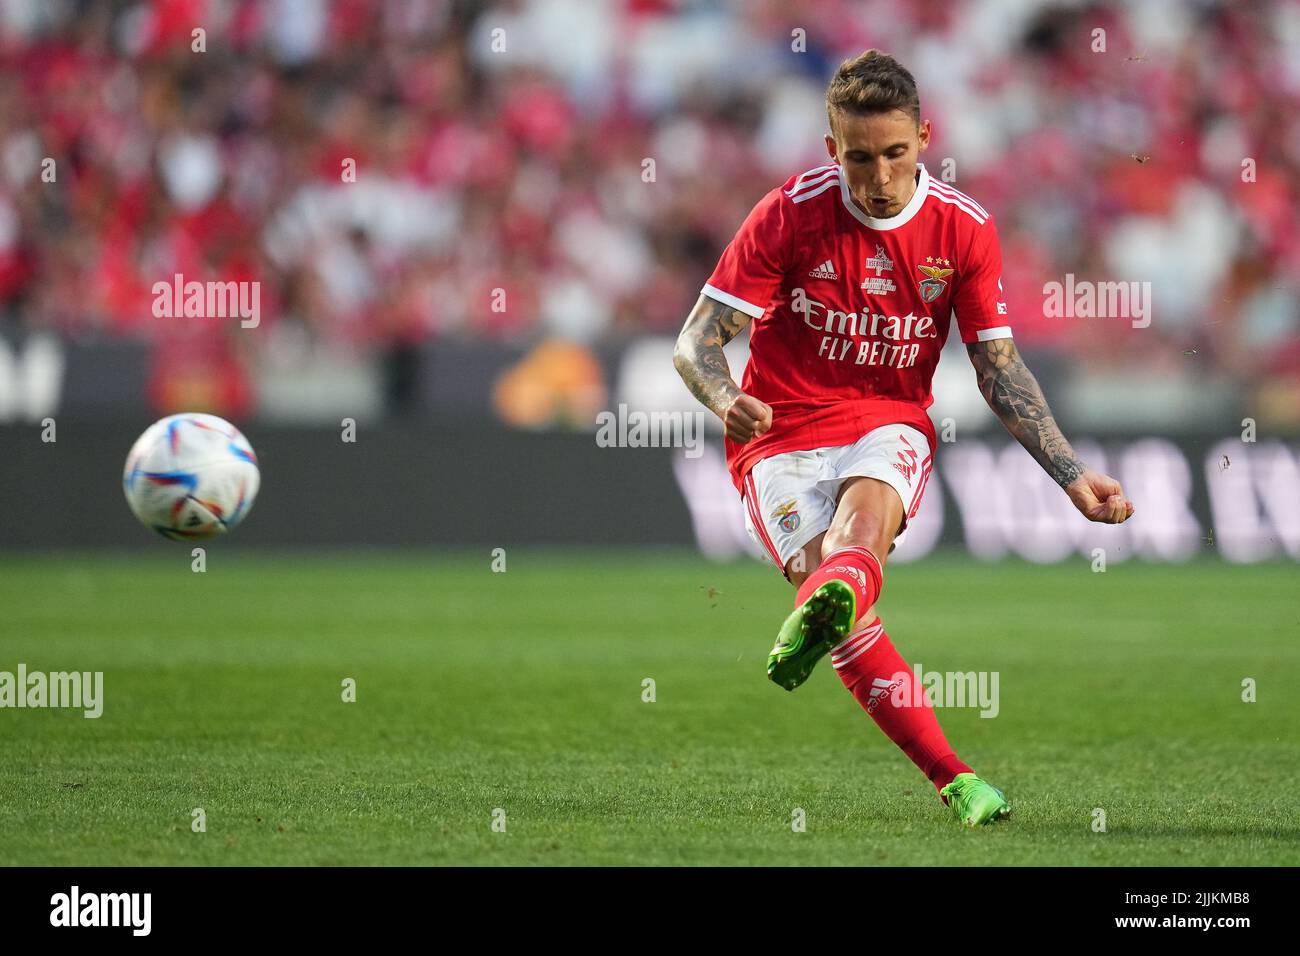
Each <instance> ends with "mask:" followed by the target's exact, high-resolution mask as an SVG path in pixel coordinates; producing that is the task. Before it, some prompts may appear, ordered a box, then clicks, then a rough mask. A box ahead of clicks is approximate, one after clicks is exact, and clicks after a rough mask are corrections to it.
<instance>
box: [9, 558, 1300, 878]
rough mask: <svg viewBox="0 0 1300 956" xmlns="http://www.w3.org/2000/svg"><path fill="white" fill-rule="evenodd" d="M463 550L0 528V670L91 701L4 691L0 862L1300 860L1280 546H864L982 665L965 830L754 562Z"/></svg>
mask: <svg viewBox="0 0 1300 956" xmlns="http://www.w3.org/2000/svg"><path fill="white" fill-rule="evenodd" d="M490 561H491V557H490V555H489V554H488V553H486V551H485V552H484V553H481V554H473V555H466V554H464V553H457V554H454V555H445V554H444V555H422V554H338V555H333V556H320V555H312V556H307V555H302V556H299V555H276V556H251V555H248V554H239V553H232V552H227V551H224V550H222V549H221V548H219V547H214V548H212V549H210V551H209V555H208V570H207V572H206V573H204V574H195V573H192V572H191V570H190V565H189V552H188V549H181V548H177V549H171V550H167V549H165V548H163V547H162V546H160V549H159V552H158V556H157V557H152V556H151V557H150V558H148V559H146V560H140V559H138V558H125V557H119V558H102V557H82V556H76V557H61V556H42V557H35V558H33V557H18V556H8V557H5V558H3V559H0V670H7V671H11V672H12V671H15V670H16V668H17V665H18V663H19V662H23V663H25V664H26V665H27V667H28V669H29V670H43V671H57V670H70V669H75V670H92V671H93V670H102V671H103V672H104V681H105V704H104V713H103V716H102V717H101V718H99V719H98V720H88V719H85V718H84V717H82V716H81V713H80V712H79V711H69V710H50V709H46V710H32V709H23V710H10V709H4V710H0V793H2V794H3V799H0V863H5V864H37V865H39V864H60V865H114V864H145V865H147V864H206V865H213V864H347V865H361V864H688V865H694V864H724V865H726V864H760V865H761V864H846V865H912V864H917V865H921V864H948V865H952V864H956V865H997V864H1049V865H1106V866H1113V865H1139V864H1140V865H1170V864H1174V865H1186V864H1192V865H1221V864H1247V865H1253V864H1269V865H1278V864H1289V865H1294V864H1296V863H1298V862H1300V735H1298V734H1297V728H1300V695H1297V694H1296V688H1297V686H1300V640H1297V638H1300V602H1298V601H1297V597H1296V596H1297V594H1298V593H1300V589H1298V588H1297V586H1296V585H1297V582H1298V579H1300V570H1297V568H1296V566H1295V565H1290V564H1270V565H1262V566H1255V567H1233V566H1227V565H1223V564H1219V563H1215V562H1209V561H1206V562H1201V563H1194V564H1191V565H1185V566H1153V565H1143V564H1138V563H1135V562H1130V563H1124V564H1114V563H1112V565H1111V566H1110V569H1109V570H1108V571H1107V572H1106V573H1104V574H1096V573H1092V572H1091V571H1090V569H1089V565H1088V563H1087V562H1086V561H1084V560H1079V561H1076V562H1072V563H1069V564H1065V565H1059V566H1053V567H1034V566H1031V565H1026V564H1020V563H1005V564H992V565H988V564H980V563H977V562H975V561H973V560H969V559H966V558H958V557H949V556H940V557H935V558H932V559H929V560H926V561H924V562H921V563H918V564H913V565H900V566H897V567H894V568H891V569H890V573H889V575H888V578H887V588H886V592H885V598H884V601H883V602H882V605H881V608H880V610H881V612H882V614H883V617H884V621H885V625H886V628H887V630H888V632H889V633H890V635H891V637H892V639H893V640H894V643H895V644H896V645H897V646H898V648H899V649H900V651H901V652H902V653H903V655H904V656H905V657H906V658H907V659H908V660H909V662H911V663H916V662H917V661H919V662H920V663H921V664H922V666H923V667H925V668H926V669H927V670H962V671H964V670H976V671H978V670H985V671H997V672H998V673H999V675H1000V698H1001V699H1000V713H999V714H998V716H997V717H996V718H993V719H982V718H980V717H979V716H978V712H977V710H975V709H955V708H954V709H946V710H941V711H940V718H941V720H942V721H943V724H944V728H945V730H946V732H947V734H948V737H949V740H950V741H951V742H952V743H953V745H954V746H955V748H956V749H957V752H958V754H959V755H961V756H962V757H963V758H964V759H965V760H966V761H967V762H969V763H971V764H972V765H974V766H975V768H976V770H977V771H978V772H979V773H981V774H982V775H984V776H985V777H986V778H987V779H988V780H989V781H991V782H992V783H994V784H995V785H997V786H999V787H1001V788H1003V789H1004V790H1006V792H1007V794H1008V796H1009V797H1010V799H1011V801H1012V804H1013V806H1014V808H1015V813H1014V815H1013V817H1012V818H1011V820H1010V821H1009V822H1007V823H1003V824H999V825H997V826H994V827H990V828H985V829H982V830H978V831H972V830H967V829H965V828H962V827H959V826H958V825H956V823H955V822H954V821H953V820H952V819H951V818H950V817H949V816H948V812H947V810H946V809H945V808H944V807H943V806H942V804H941V803H940V802H939V801H938V798H937V797H936V795H935V793H934V790H933V788H932V787H930V786H929V784H928V783H927V782H926V781H925V780H924V779H923V778H922V777H921V775H920V774H919V773H918V772H917V771H916V770H915V769H914V768H913V767H912V765H911V764H910V763H909V762H908V761H907V760H906V759H905V758H904V757H903V756H902V754H901V753H899V752H898V751H897V750H896V749H895V748H894V746H893V745H892V744H890V743H889V741H888V740H887V739H886V738H885V737H884V735H883V734H881V733H880V731H879V730H878V729H877V728H876V727H875V725H874V724H873V723H872V722H871V720H870V719H869V718H868V717H867V716H866V715H865V714H864V713H863V712H862V711H861V710H860V709H859V707H858V705H857V704H856V703H855V702H854V701H853V700H852V698H851V697H850V696H849V695H848V694H847V693H846V692H845V690H844V689H843V687H842V686H841V685H840V683H839V680H838V679H837V678H836V676H835V674H834V672H833V670H832V669H831V667H830V666H829V661H826V660H823V661H822V662H821V664H819V665H818V669H817V671H816V672H815V673H814V675H813V678H812V679H811V680H810V681H809V682H808V684H806V685H805V686H804V687H802V688H801V689H799V690H798V691H796V692H795V693H793V694H788V693H786V692H785V691H782V690H780V689H778V688H777V687H775V686H774V685H772V684H770V683H768V681H767V680H766V678H765V676H764V662H765V659H766V655H767V651H768V650H769V648H770V646H771V643H772V640H773V637H774V635H775V633H776V629H777V627H778V626H779V624H780V622H781V620H782V618H783V617H784V615H785V614H786V613H787V611H788V609H789V606H790V602H791V599H792V594H793V592H792V590H791V589H790V588H789V586H788V585H786V584H785V583H784V582H783V581H781V580H780V579H779V577H778V576H777V575H776V574H775V573H774V572H773V571H772V570H771V569H770V568H766V567H763V566H760V565H757V564H753V563H748V562H745V563H740V564H734V565H717V564H710V563H708V562H705V561H703V560H701V559H699V558H696V557H694V556H691V555H687V554H675V553H662V554H643V553H635V554H621V553H608V554H599V553H591V554H582V553H575V554H571V555H565V554H553V553H536V552H533V553H528V552H523V551H519V552H514V551H511V552H510V553H509V555H508V564H507V568H508V570H507V571H506V572H505V573H492V571H491V570H490ZM349 677H350V678H353V679H355V681H356V693H357V699H356V702H355V703H345V702H343V700H342V699H341V698H342V689H341V683H342V681H343V679H344V678H349ZM646 678H651V679H653V680H654V682H655V697H656V699H655V700H654V702H652V703H647V702H644V701H643V700H642V696H643V690H642V687H643V683H642V682H643V680H644V679H646ZM1245 678H1253V679H1254V680H1255V681H1256V682H1257V695H1258V699H1257V701H1256V702H1255V703H1246V702H1243V701H1242V699H1241V698H1242V682H1243V680H1244V679H1245ZM195 808H202V809H203V811H204V813H205V815H206V826H207V830H206V832H203V833H195V832H192V830H191V811H192V810H194V809H195ZM497 808H500V809H501V810H503V811H504V821H505V830H504V832H497V831H494V829H493V820H494V811H495V810H496V809H497ZM796 808H800V809H802V810H803V811H804V813H805V819H806V830H805V832H795V829H794V827H793V826H792V819H793V814H794V811H795V809H796ZM1095 808H1101V809H1102V810H1104V812H1105V815H1106V832H1104V833H1100V832H1094V830H1093V820H1094V809H1095ZM497 819H498V820H500V819H501V818H500V816H499V815H498V817H497Z"/></svg>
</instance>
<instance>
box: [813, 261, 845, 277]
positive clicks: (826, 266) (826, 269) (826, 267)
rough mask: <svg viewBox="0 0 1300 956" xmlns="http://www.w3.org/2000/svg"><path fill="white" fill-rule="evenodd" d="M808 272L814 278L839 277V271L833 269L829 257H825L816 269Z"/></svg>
mask: <svg viewBox="0 0 1300 956" xmlns="http://www.w3.org/2000/svg"><path fill="white" fill-rule="evenodd" d="M808 274H809V275H810V276H812V277H813V278H814V279H838V278H839V273H837V272H836V271H835V266H834V265H832V264H831V260H829V259H827V260H826V261H825V262H823V263H822V264H821V265H819V266H818V267H817V268H816V269H814V270H813V271H812V272H810V273H808Z"/></svg>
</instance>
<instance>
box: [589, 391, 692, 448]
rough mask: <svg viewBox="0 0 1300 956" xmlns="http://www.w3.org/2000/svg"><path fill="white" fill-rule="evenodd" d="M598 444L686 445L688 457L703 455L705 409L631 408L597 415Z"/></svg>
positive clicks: (624, 405) (623, 405) (624, 446)
mask: <svg viewBox="0 0 1300 956" xmlns="http://www.w3.org/2000/svg"><path fill="white" fill-rule="evenodd" d="M596 444H597V445H598V446H599V447H601V448H684V449H686V457H687V458H699V457H700V455H702V454H704V413H703V412H642V411H629V410H628V407H627V405H626V404H624V403H621V402H620V403H619V406H618V411H617V412H609V411H605V412H600V413H599V414H598V415H597V416H596Z"/></svg>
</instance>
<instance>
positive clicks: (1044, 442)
mask: <svg viewBox="0 0 1300 956" xmlns="http://www.w3.org/2000/svg"><path fill="white" fill-rule="evenodd" d="M966 352H967V353H968V354H969V355H970V360H971V364H972V365H974V366H975V376H976V379H977V380H978V382H979V389H980V393H981V394H982V395H983V396H984V401H986V402H988V403H989V408H991V409H993V414H995V415H997V416H998V418H999V419H1000V420H1001V422H1002V424H1003V425H1004V426H1006V429H1007V431H1009V432H1010V433H1011V435H1012V437H1013V438H1015V439H1016V441H1018V442H1020V444H1022V445H1024V446H1025V450H1026V451H1028V452H1029V454H1030V455H1032V456H1033V458H1034V461H1036V462H1038V463H1039V464H1040V465H1042V466H1043V470H1044V471H1046V472H1047V473H1048V474H1049V475H1051V476H1052V478H1053V479H1055V481H1056V483H1057V484H1058V485H1060V486H1061V487H1062V488H1064V487H1065V486H1066V485H1068V484H1069V483H1070V482H1072V481H1074V479H1076V478H1078V477H1079V476H1080V475H1081V474H1083V471H1084V464H1083V462H1082V461H1080V460H1079V456H1078V455H1076V454H1075V453H1074V449H1073V448H1071V447H1070V443H1069V442H1068V441H1066V440H1065V436H1064V435H1062V434H1061V430H1060V429H1059V428H1057V427H1056V419H1055V418H1053V417H1052V410H1051V409H1050V408H1048V407H1047V399H1046V398H1044V397H1043V390H1042V389H1041V388H1040V387H1039V386H1038V380H1037V379H1036V378H1034V373H1033V372H1031V371H1029V369H1028V368H1026V367H1025V363H1024V360H1023V359H1021V358H1020V353H1019V352H1018V351H1016V343H1015V342H1014V341H1013V340H1012V339H1009V338H1006V339H991V340H990V341H988V342H973V343H971V344H969V345H967V346H966Z"/></svg>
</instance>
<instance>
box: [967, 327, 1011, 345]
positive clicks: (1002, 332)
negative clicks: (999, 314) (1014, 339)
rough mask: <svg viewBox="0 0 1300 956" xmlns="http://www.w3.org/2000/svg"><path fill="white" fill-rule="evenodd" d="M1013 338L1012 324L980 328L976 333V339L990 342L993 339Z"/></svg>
mask: <svg viewBox="0 0 1300 956" xmlns="http://www.w3.org/2000/svg"><path fill="white" fill-rule="evenodd" d="M1009 338H1011V326H1009V325H999V326H998V327H997V328H996V329H980V330H979V331H978V332H976V333H975V341H977V342H988V341H989V340H991V339H1009Z"/></svg>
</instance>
